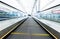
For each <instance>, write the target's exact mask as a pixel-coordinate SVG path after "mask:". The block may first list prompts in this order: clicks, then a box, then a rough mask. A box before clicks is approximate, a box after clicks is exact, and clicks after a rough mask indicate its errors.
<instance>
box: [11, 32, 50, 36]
mask: <svg viewBox="0 0 60 39" xmlns="http://www.w3.org/2000/svg"><path fill="white" fill-rule="evenodd" d="M11 34H13V35H17V34H18V35H19V34H21V35H32V36H49V34H36V33H35V34H29V33H23V32H12V33H11Z"/></svg>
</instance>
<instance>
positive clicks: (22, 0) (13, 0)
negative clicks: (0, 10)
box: [1, 0, 60, 14]
mask: <svg viewBox="0 0 60 39" xmlns="http://www.w3.org/2000/svg"><path fill="white" fill-rule="evenodd" d="M1 1H3V2H5V3H8V4H9V5H11V6H14V7H16V8H18V9H20V10H22V11H24V12H27V13H30V14H31V11H32V7H33V4H34V2H35V0H1ZM37 1H38V0H37ZM50 2H52V3H50ZM57 4H60V0H40V10H44V9H47V8H49V7H51V6H55V5H57Z"/></svg>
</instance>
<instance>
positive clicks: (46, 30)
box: [42, 26, 58, 39]
mask: <svg viewBox="0 0 60 39" xmlns="http://www.w3.org/2000/svg"><path fill="white" fill-rule="evenodd" d="M42 27H43V28H44V29H45V30H46V31H47V32H49V33H50V34H51V35H52V36H53V37H54V38H55V39H58V38H57V37H56V36H55V35H54V34H53V33H51V32H50V31H49V30H48V29H47V28H45V27H44V26H42Z"/></svg>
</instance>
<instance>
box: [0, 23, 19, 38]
mask: <svg viewBox="0 0 60 39" xmlns="http://www.w3.org/2000/svg"><path fill="white" fill-rule="evenodd" d="M18 25H19V24H18ZM18 25H16V26H15V27H14V28H12V29H11V30H10V31H9V32H7V33H6V34H5V35H3V36H2V37H1V38H0V39H3V38H4V37H5V36H6V35H8V34H9V33H10V32H11V31H12V30H14V29H15V28H16V27H17V26H18Z"/></svg>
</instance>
